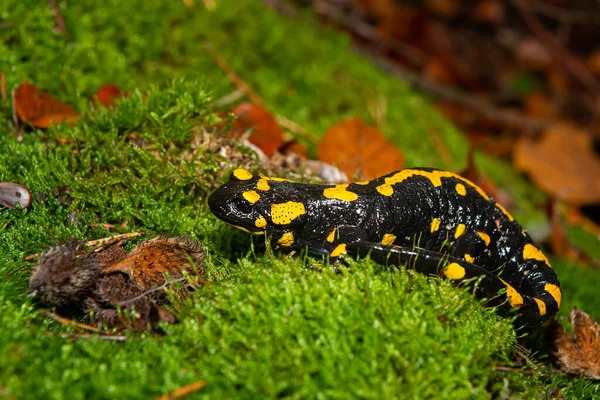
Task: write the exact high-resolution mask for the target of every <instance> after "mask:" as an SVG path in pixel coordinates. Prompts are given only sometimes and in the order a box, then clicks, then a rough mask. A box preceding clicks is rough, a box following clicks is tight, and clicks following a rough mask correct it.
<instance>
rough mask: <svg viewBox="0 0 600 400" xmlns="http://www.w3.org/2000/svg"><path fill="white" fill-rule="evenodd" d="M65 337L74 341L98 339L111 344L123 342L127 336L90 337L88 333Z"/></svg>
mask: <svg viewBox="0 0 600 400" xmlns="http://www.w3.org/2000/svg"><path fill="white" fill-rule="evenodd" d="M66 337H68V338H75V339H100V340H108V341H111V342H124V341H126V340H127V336H122V335H91V334H89V333H81V334H79V335H67V336H66Z"/></svg>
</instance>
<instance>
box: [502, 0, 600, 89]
mask: <svg viewBox="0 0 600 400" xmlns="http://www.w3.org/2000/svg"><path fill="white" fill-rule="evenodd" d="M511 2H512V3H513V4H514V5H515V7H517V8H518V9H519V12H520V15H521V17H522V18H523V20H524V21H525V23H526V24H527V26H528V27H529V29H531V31H532V32H533V34H534V35H536V36H537V37H538V38H539V39H540V40H541V41H543V42H544V43H546V45H547V47H548V48H549V49H550V51H551V52H552V53H553V55H554V58H555V59H556V61H558V62H559V63H560V65H562V66H563V68H564V69H565V70H566V71H567V72H569V73H570V74H571V75H572V76H573V77H574V78H575V79H577V80H578V81H579V82H580V83H581V84H582V85H584V86H585V87H586V88H587V89H588V90H589V91H590V92H591V93H592V94H593V95H594V96H596V97H598V96H600V84H599V83H598V81H597V80H596V77H595V76H594V74H593V73H592V72H591V71H590V70H589V69H588V67H587V66H586V65H585V64H584V63H583V62H581V60H579V59H578V58H577V57H576V56H574V55H573V54H572V53H571V52H569V51H568V50H567V49H565V48H564V46H562V45H561V43H560V42H559V41H558V40H557V39H556V38H555V37H554V36H553V35H552V34H551V33H550V32H548V30H546V28H545V27H544V25H543V24H542V23H541V22H540V21H539V20H538V18H537V17H536V16H535V15H534V14H532V13H531V12H530V11H528V10H527V8H526V7H524V2H523V1H522V0H511Z"/></svg>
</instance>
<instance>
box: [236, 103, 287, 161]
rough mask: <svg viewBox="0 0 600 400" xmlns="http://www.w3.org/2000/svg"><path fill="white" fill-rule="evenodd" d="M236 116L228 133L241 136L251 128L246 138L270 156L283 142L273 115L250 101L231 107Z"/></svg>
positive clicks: (281, 133)
mask: <svg viewBox="0 0 600 400" xmlns="http://www.w3.org/2000/svg"><path fill="white" fill-rule="evenodd" d="M233 113H234V114H235V115H236V116H237V119H236V120H235V122H234V124H233V127H232V128H231V132H230V134H231V135H232V136H241V135H243V134H244V133H245V132H246V131H248V130H250V129H253V130H252V133H251V134H250V137H249V138H248V140H249V141H250V142H251V143H253V144H254V145H256V146H258V147H259V148H260V149H261V150H262V151H263V153H265V155H266V156H267V157H270V156H271V155H272V154H273V153H274V152H275V151H276V150H277V149H279V148H280V147H281V146H282V145H283V143H284V140H283V132H282V131H281V128H280V127H279V125H278V124H277V121H276V120H275V117H274V116H273V115H272V114H271V113H270V112H268V111H267V110H265V109H264V108H262V107H260V106H257V105H255V104H252V103H241V104H239V105H238V106H237V107H236V108H234V109H233Z"/></svg>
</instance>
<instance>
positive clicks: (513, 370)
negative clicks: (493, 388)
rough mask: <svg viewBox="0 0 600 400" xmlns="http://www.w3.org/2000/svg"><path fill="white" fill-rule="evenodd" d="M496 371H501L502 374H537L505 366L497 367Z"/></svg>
mask: <svg viewBox="0 0 600 400" xmlns="http://www.w3.org/2000/svg"><path fill="white" fill-rule="evenodd" d="M494 371H501V372H519V373H521V374H523V375H533V374H534V373H535V372H534V371H532V370H529V369H525V370H523V369H521V368H514V367H509V366H505V365H499V366H497V367H494Z"/></svg>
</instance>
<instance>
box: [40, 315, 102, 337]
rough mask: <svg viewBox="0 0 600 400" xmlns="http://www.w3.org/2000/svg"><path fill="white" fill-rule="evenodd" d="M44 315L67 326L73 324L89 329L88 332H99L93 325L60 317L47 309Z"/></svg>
mask: <svg viewBox="0 0 600 400" xmlns="http://www.w3.org/2000/svg"><path fill="white" fill-rule="evenodd" d="M44 315H46V317H48V318H52V319H53V320H55V321H56V322H59V323H61V324H63V325H67V326H73V325H74V326H75V327H77V328H79V329H83V330H86V331H90V332H95V333H100V329H98V328H96V327H93V326H91V325H88V324H83V323H81V322H77V321H73V320H72V319H68V318H65V317H61V316H60V315H58V314H55V313H53V312H50V311H47V312H46V313H45V314H44Z"/></svg>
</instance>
